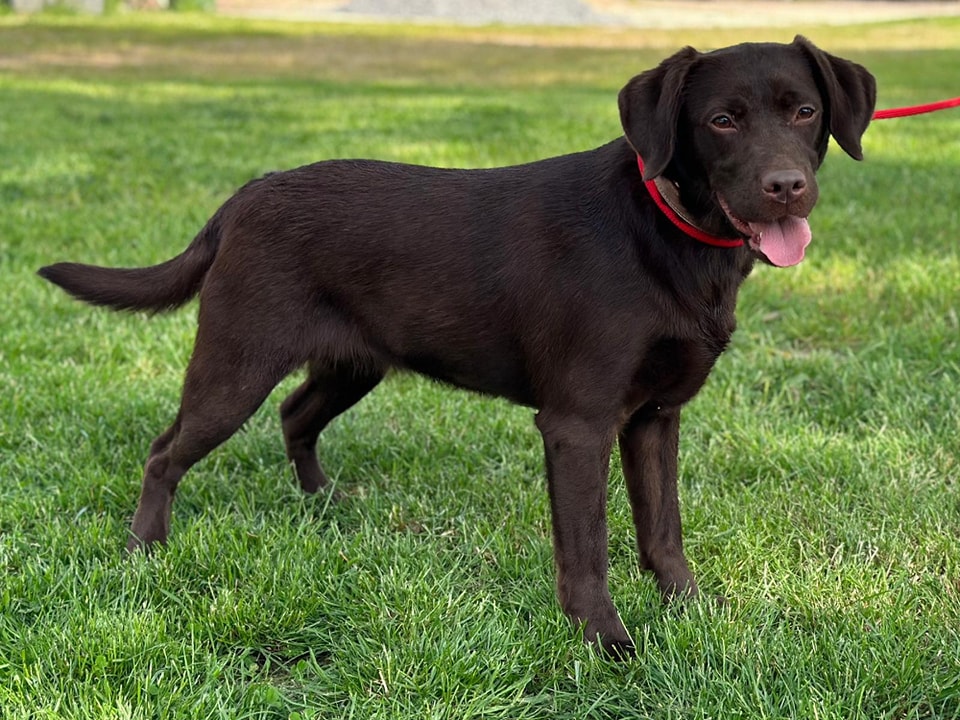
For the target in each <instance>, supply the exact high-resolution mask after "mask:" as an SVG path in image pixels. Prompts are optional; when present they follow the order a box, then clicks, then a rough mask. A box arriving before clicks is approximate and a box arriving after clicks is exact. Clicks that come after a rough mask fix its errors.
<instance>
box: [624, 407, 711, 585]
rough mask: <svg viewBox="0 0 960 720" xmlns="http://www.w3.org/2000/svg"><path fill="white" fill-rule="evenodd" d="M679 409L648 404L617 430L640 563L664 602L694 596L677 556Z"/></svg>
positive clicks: (683, 561) (679, 544)
mask: <svg viewBox="0 0 960 720" xmlns="http://www.w3.org/2000/svg"><path fill="white" fill-rule="evenodd" d="M679 434H680V408H679V407H675V408H661V407H658V406H656V405H648V406H645V407H643V408H641V409H640V410H638V411H637V412H636V413H635V414H634V415H633V417H631V418H630V421H629V422H628V423H627V425H626V427H624V428H623V430H621V431H620V436H619V442H620V457H621V461H622V463H623V474H624V477H625V478H626V481H627V491H628V492H629V494H630V504H631V506H632V508H633V522H634V525H635V526H636V529H637V547H638V549H639V551H640V565H641V567H643V568H645V569H647V570H652V571H653V573H654V574H655V575H656V577H657V583H658V584H659V586H660V592H661V593H662V595H663V597H664V599H665V600H671V599H673V598H686V597H694V596H696V595H697V583H696V581H695V580H694V578H693V573H691V572H690V568H689V567H688V565H687V559H686V558H685V557H684V555H683V538H682V537H681V526H680V501H679V498H678V497H677V446H678V442H679Z"/></svg>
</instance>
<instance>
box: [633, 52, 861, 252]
mask: <svg viewBox="0 0 960 720" xmlns="http://www.w3.org/2000/svg"><path fill="white" fill-rule="evenodd" d="M875 100H876V82H875V80H874V78H873V76H872V75H871V74H870V73H869V72H868V71H867V70H866V69H865V68H863V67H862V66H860V65H858V64H856V63H854V62H851V61H849V60H844V59H842V58H838V57H835V56H833V55H830V54H828V53H825V52H823V51H822V50H820V49H818V48H816V47H815V46H814V45H813V44H812V43H811V42H810V41H809V40H807V39H805V38H803V37H800V36H797V37H796V38H795V39H794V41H793V42H792V43H790V44H789V45H781V44H775V43H745V44H742V45H736V46H733V47H729V48H724V49H722V50H716V51H714V52H710V53H700V52H697V51H696V50H694V49H693V48H689V47H688V48H684V49H683V50H681V51H680V52H678V53H676V54H675V55H673V56H671V57H669V58H667V59H666V60H664V61H663V62H662V63H661V64H660V65H659V66H658V67H656V68H654V69H653V70H649V71H647V72H645V73H642V74H640V75H638V76H636V77H635V78H633V79H632V80H631V81H630V82H629V83H627V85H626V87H624V88H623V90H622V91H621V92H620V118H621V122H622V123H623V128H624V131H625V133H626V137H627V140H628V141H629V142H630V144H631V145H632V146H633V148H634V149H635V150H636V151H637V153H638V154H639V155H640V157H641V158H642V159H643V162H644V179H645V180H649V179H651V178H655V177H658V176H661V175H662V176H664V177H665V178H667V179H669V180H670V181H672V182H673V183H676V185H677V186H678V189H679V192H680V198H681V200H682V202H683V203H684V205H685V206H686V207H687V208H688V209H689V210H690V211H691V212H693V213H694V214H696V215H697V217H698V218H700V219H701V220H702V222H703V223H704V225H705V226H706V227H711V228H719V229H726V233H727V234H730V231H731V230H733V231H736V232H737V233H739V234H740V235H743V236H744V238H746V239H748V240H749V241H750V246H751V247H752V248H753V249H754V250H755V251H756V252H758V253H759V254H760V255H761V256H763V257H764V258H765V259H766V260H767V261H768V262H771V263H773V264H775V265H790V264H794V262H798V261H799V259H800V258H802V257H803V249H804V247H805V246H806V243H807V242H808V241H809V237H810V231H809V226H808V225H807V222H806V217H807V215H809V214H810V211H811V210H812V209H813V206H814V204H816V201H817V195H818V189H817V182H816V177H815V173H816V170H817V168H819V166H820V164H821V163H822V162H823V158H824V156H825V155H826V152H827V144H828V141H829V137H830V135H832V136H833V137H834V138H835V139H836V141H837V143H839V145H840V147H841V148H843V149H844V150H845V151H846V152H847V153H848V154H849V155H850V156H851V157H853V158H856V159H857V160H861V159H862V158H863V152H862V150H861V147H860V138H861V137H862V135H863V133H864V131H865V130H866V128H867V125H868V124H869V122H870V119H871V117H872V115H873V108H874V103H875Z"/></svg>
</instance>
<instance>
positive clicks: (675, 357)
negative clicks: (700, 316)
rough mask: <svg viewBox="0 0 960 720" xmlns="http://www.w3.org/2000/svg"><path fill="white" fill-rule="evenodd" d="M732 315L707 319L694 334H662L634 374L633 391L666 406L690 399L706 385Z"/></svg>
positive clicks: (727, 337) (730, 330) (731, 326)
mask: <svg viewBox="0 0 960 720" xmlns="http://www.w3.org/2000/svg"><path fill="white" fill-rule="evenodd" d="M733 329H734V323H733V319H732V316H731V317H729V318H722V319H721V318H720V317H717V318H715V321H714V322H710V323H704V324H702V325H701V327H700V332H699V333H697V334H696V336H694V337H669V336H667V337H662V338H659V339H657V340H655V341H653V342H652V343H650V344H649V346H648V347H647V349H646V352H644V353H643V355H642V357H641V358H640V360H639V362H638V365H637V368H636V371H635V372H634V376H633V387H632V393H631V395H633V396H634V397H636V398H642V402H651V401H652V402H655V403H656V404H658V405H662V406H665V407H670V406H680V405H683V404H684V403H686V402H688V401H689V400H690V399H692V398H693V397H694V395H696V394H697V393H698V392H699V391H700V388H702V387H703V384H704V383H705V382H706V380H707V377H708V376H709V375H710V371H711V370H712V369H713V366H714V364H715V363H716V361H717V358H718V357H719V356H720V354H721V353H722V352H723V351H724V350H725V349H726V347H727V344H728V343H729V341H730V337H731V335H732V334H733Z"/></svg>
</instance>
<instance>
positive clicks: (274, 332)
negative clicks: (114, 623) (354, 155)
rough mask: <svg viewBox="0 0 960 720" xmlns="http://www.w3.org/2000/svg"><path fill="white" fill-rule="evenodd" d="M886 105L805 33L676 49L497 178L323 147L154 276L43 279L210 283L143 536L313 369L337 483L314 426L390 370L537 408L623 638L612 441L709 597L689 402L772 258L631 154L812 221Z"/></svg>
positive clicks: (669, 551)
mask: <svg viewBox="0 0 960 720" xmlns="http://www.w3.org/2000/svg"><path fill="white" fill-rule="evenodd" d="M874 98H875V84H874V80H873V77H872V76H871V75H870V74H869V73H868V72H867V71H866V70H865V69H864V68H862V67H860V66H859V65H856V64H854V63H852V62H849V61H847V60H843V59H840V58H837V57H834V56H831V55H829V54H827V53H824V52H822V51H820V50H818V49H817V48H815V47H814V46H813V45H812V44H810V43H809V42H808V41H806V40H804V39H803V38H800V37H798V38H796V39H795V40H794V42H793V43H791V44H789V45H779V44H744V45H738V46H736V47H732V48H727V49H723V50H718V51H715V52H711V53H707V54H701V53H698V52H697V51H695V50H693V49H692V48H686V49H684V50H682V51H680V52H679V53H677V54H676V55H674V56H672V57H670V58H668V59H667V60H665V61H663V63H661V65H660V66H659V67H657V68H655V69H653V70H649V71H647V72H644V73H643V74H641V75H638V76H637V77H635V78H633V79H632V80H631V81H630V82H629V83H628V84H627V86H626V87H625V88H624V89H623V91H622V92H621V93H620V112H621V118H622V122H623V128H624V131H625V137H624V138H619V139H617V140H614V141H613V142H611V143H609V144H607V145H604V146H603V147H600V148H598V149H596V150H590V151H588V152H580V153H576V154H573V155H565V156H562V157H557V158H552V159H549V160H543V161H540V162H535V163H531V164H529V165H522V166H518V167H508V168H500V169H494V170H441V169H435V168H427V167H414V166H408V165H400V164H394V163H384V162H374V161H365V160H357V161H344V160H335V161H328V162H321V163H316V164H313V165H308V166H305V167H301V168H298V169H296V170H290V171H288V172H280V173H273V174H270V175H267V176H265V177H263V178H260V179H258V180H254V181H252V182H250V183H248V184H247V185H245V186H244V187H243V188H241V189H240V190H239V191H238V192H237V193H236V194H235V195H234V196H233V197H231V198H230V199H229V200H227V201H226V203H224V205H223V206H222V207H221V208H220V209H219V210H217V212H216V213H215V214H214V216H213V217H212V218H211V219H210V221H209V222H208V223H207V225H206V226H205V227H204V228H203V230H201V231H200V233H199V235H197V237H196V239H195V240H194V241H193V242H192V243H191V244H190V245H189V247H187V249H186V250H185V251H184V252H183V253H182V254H181V255H179V256H177V257H175V258H173V259H172V260H169V261H167V262H165V263H162V264H160V265H157V266H155V267H149V268H139V269H111V268H101V267H94V266H88V265H78V264H72V263H60V264H57V265H52V266H50V267H45V268H43V269H41V271H40V274H41V275H43V277H45V278H47V279H49V280H51V281H52V282H54V283H56V284H58V285H60V286H62V287H63V288H65V289H66V290H67V291H68V292H70V293H72V294H73V295H75V296H76V297H78V298H81V299H83V300H85V301H87V302H90V303H93V304H98V305H106V306H109V307H112V308H118V309H131V310H151V311H161V310H166V309H170V308H174V307H177V306H179V305H181V304H182V303H184V302H186V301H187V300H188V299H190V298H192V297H193V296H194V295H196V294H197V293H199V295H200V310H199V326H198V329H197V338H196V347H195V349H194V353H193V357H192V358H191V360H190V364H189V367H188V368H187V372H186V378H185V381H184V387H183V396H182V399H181V405H180V410H179V412H178V413H177V417H176V419H175V420H174V422H173V424H172V425H171V426H170V428H169V429H167V430H166V431H165V432H164V433H163V434H162V435H160V436H159V437H158V438H157V439H156V440H155V441H154V442H153V445H152V446H151V448H150V456H149V458H148V459H147V462H146V468H145V471H144V478H143V487H142V492H141V495H140V502H139V505H138V507H137V511H136V514H135V516H134V520H133V525H132V528H131V539H130V543H129V547H130V548H131V549H135V548H137V547H140V546H148V545H150V544H151V543H155V542H164V541H166V539H167V535H168V533H169V527H170V508H171V503H172V501H173V496H174V492H175V490H176V488H177V485H178V483H179V482H180V479H181V477H182V476H183V474H184V473H185V472H186V471H187V469H188V468H190V466H192V465H193V464H194V463H196V462H197V461H199V460H200V459H201V458H203V457H204V456H206V455H207V454H208V453H209V452H210V451H211V450H213V449H214V448H215V447H216V446H217V445H219V444H220V443H222V442H223V441H224V440H226V439H227V438H229V437H230V436H231V435H233V434H234V433H235V432H236V431H237V430H238V429H239V428H240V426H241V425H242V424H243V423H244V421H245V420H246V419H247V418H249V417H250V415H251V414H252V413H253V412H254V411H255V410H256V409H257V407H258V406H259V405H260V404H261V403H262V402H263V401H264V399H265V398H266V397H267V395H268V394H269V393H270V391H271V390H272V389H273V388H274V386H275V385H276V384H277V383H278V382H279V381H280V380H281V379H282V378H284V377H285V376H286V375H288V374H289V373H291V372H293V371H294V370H296V369H297V368H300V367H303V366H304V365H306V366H307V367H308V368H309V372H308V375H307V379H306V381H305V382H304V383H303V384H302V385H301V386H300V387H298V388H297V389H296V390H295V391H294V392H293V393H292V394H291V395H290V397H288V398H287V399H286V400H285V401H284V402H283V404H282V406H281V416H282V420H283V432H284V438H285V441H286V449H287V454H288V455H289V458H290V461H291V462H292V463H293V465H294V468H295V471H296V475H297V478H299V481H300V484H301V485H302V487H303V489H304V490H306V491H308V492H314V491H316V490H318V489H319V488H321V487H323V486H324V485H326V484H327V479H326V477H325V476H324V473H323V470H321V468H320V465H319V463H318V461H317V457H316V454H315V445H316V441H317V436H318V435H319V433H320V431H321V430H322V429H323V428H324V427H325V426H326V425H327V424H328V423H329V422H330V421H331V420H332V419H333V418H334V417H336V416H337V415H338V414H340V413H341V412H343V411H344V410H346V409H347V408H349V407H350V406H352V405H353V404H354V403H356V402H357V401H358V400H360V398H362V397H363V396H364V395H366V394H367V393H368V392H370V390H372V389H373V388H374V387H375V386H376V385H377V383H379V382H380V380H381V379H382V378H383V377H384V374H385V373H386V372H387V371H388V369H390V368H402V369H409V370H413V371H416V372H419V373H423V374H425V375H428V376H430V377H433V378H437V379H440V380H443V381H446V382H448V383H450V384H452V385H456V386H458V387H462V388H468V389H471V390H475V391H478V392H482V393H489V394H493V395H499V396H503V397H505V398H509V399H510V400H512V401H514V402H517V403H522V404H524V405H529V406H530V407H532V408H535V409H536V410H537V414H536V424H537V427H538V428H539V429H540V431H541V433H542V435H543V442H544V449H545V452H546V465H547V477H548V481H549V491H550V501H551V508H552V514H553V533H554V548H555V558H556V569H557V592H558V596H559V600H560V604H561V606H562V607H563V610H564V612H565V613H566V614H567V615H568V616H569V617H570V618H571V620H573V621H574V622H575V623H580V624H583V627H584V635H585V637H586V639H587V640H588V641H597V640H599V641H600V643H601V644H602V646H603V648H604V649H606V650H608V651H611V652H614V653H616V654H626V653H629V652H631V650H632V645H631V641H630V637H629V635H628V634H627V630H626V628H625V627H624V625H623V623H622V622H621V620H620V618H619V616H618V614H617V611H616V609H615V608H614V605H613V602H612V601H611V599H610V595H609V592H608V588H607V530H606V518H605V515H606V509H605V504H606V480H607V469H608V462H609V457H610V452H611V447H612V445H613V442H614V441H615V440H616V441H617V442H619V444H620V449H621V455H622V462H623V471H624V475H625V477H626V482H627V487H628V489H629V495H630V501H631V503H632V507H633V517H634V520H635V523H636V532H637V542H638V546H639V551H640V563H641V565H642V566H643V567H644V568H647V569H650V570H652V571H653V573H654V575H655V576H656V578H657V581H658V583H659V586H660V589H661V591H662V593H663V595H664V596H665V597H672V596H678V595H679V596H693V595H696V593H697V585H696V582H695V581H694V578H693V575H692V574H691V572H690V570H689V568H688V566H687V561H686V559H685V558H684V554H683V550H682V542H681V532H680V514H679V509H678V503H677V436H678V427H679V422H680V409H681V407H682V406H683V405H684V403H686V402H687V401H688V400H690V399H691V398H692V397H693V396H694V395H695V394H696V393H697V391H698V390H699V389H700V387H701V385H703V383H704V381H705V380H706V378H707V375H708V373H709V372H710V370H711V368H712V367H713V364H714V362H715V361H716V359H717V357H718V356H719V355H720V353H721V352H723V350H724V348H725V347H726V345H727V342H728V341H729V339H730V335H731V333H732V332H733V330H734V325H735V321H734V305H735V302H736V296H737V290H738V288H739V286H740V284H741V282H742V281H743V280H744V278H745V277H746V276H747V274H748V273H749V272H750V270H751V268H752V267H753V264H754V262H755V260H756V259H757V258H758V253H757V251H755V250H753V249H751V246H750V244H749V243H748V244H746V245H744V246H743V247H740V248H735V249H724V248H716V247H710V246H708V245H705V244H701V243H699V242H697V241H695V240H692V239H691V238H690V237H687V236H686V235H684V234H682V233H681V232H680V231H678V230H677V229H676V228H675V227H674V226H673V225H671V224H670V223H669V222H668V221H667V220H666V219H665V218H664V217H663V216H662V215H661V213H660V212H659V211H658V210H657V208H656V207H655V206H654V204H653V202H652V201H651V196H650V195H649V194H648V192H647V190H646V189H645V186H644V184H643V182H642V180H641V177H640V173H639V171H638V167H637V160H636V154H637V152H639V154H640V155H641V156H642V157H643V159H644V160H645V161H646V166H645V167H646V170H645V174H646V175H647V176H648V178H649V177H655V176H664V177H665V178H667V179H669V180H671V181H673V182H675V183H677V184H678V186H679V190H680V197H681V200H682V202H683V204H684V206H685V207H686V208H687V209H688V210H689V212H690V213H691V214H692V215H693V216H694V217H695V219H696V220H697V223H698V224H699V225H700V226H701V227H702V228H705V229H707V230H709V231H711V232H714V233H717V234H725V235H728V236H729V235H736V234H737V233H736V231H735V229H734V228H735V227H736V226H737V224H736V223H735V221H734V218H737V219H741V220H742V222H740V223H739V226H740V227H741V228H742V227H743V225H744V223H745V222H772V221H778V220H780V219H782V218H783V217H785V216H787V215H791V216H795V217H806V215H807V214H808V213H809V212H810V210H811V209H812V207H813V205H814V203H815V202H816V198H817V185H816V180H815V178H814V172H815V170H816V169H817V168H818V167H819V165H820V163H821V162H822V160H823V157H824V154H825V153H826V149H827V142H828V137H829V135H831V134H832V135H833V137H834V138H835V139H836V140H837V141H838V142H839V144H840V146H841V147H842V148H843V149H844V150H845V151H846V152H847V153H849V154H850V155H852V156H853V157H855V158H857V159H859V158H860V157H861V151H860V138H861V136H862V134H863V132H864V130H865V129H866V127H867V124H868V122H869V120H870V117H871V114H872V111H873V105H874ZM784 182H785V183H786V184H787V185H788V187H786V189H784V187H782V185H783V183H784ZM722 203H725V204H726V211H725V210H724V208H722V207H721V204H722Z"/></svg>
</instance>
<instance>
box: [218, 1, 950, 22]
mask: <svg viewBox="0 0 960 720" xmlns="http://www.w3.org/2000/svg"><path fill="white" fill-rule="evenodd" d="M218 9H219V12H220V13H221V14H224V15H234V16H244V17H257V18H275V19H287V20H326V21H331V20H341V21H349V20H353V21H356V20H358V19H368V18H369V19H377V20H385V19H386V20H406V21H435V22H447V23H451V22H452V23H460V24H467V25H483V24H490V23H504V24H514V25H515V24H521V25H565V26H570V25H595V26H608V27H609V26H621V27H636V28H712V27H724V28H733V27H790V26H793V25H811V24H817V25H850V24H855V23H865V22H882V21H890V20H904V19H909V18H919V17H948V16H960V3H958V2H946V1H941V2H931V1H928V0H921V1H917V2H900V1H899V0H888V1H887V2H883V1H880V2H865V1H864V0H840V1H839V2H829V1H828V0H796V1H795V2H784V1H783V0H779V1H778V0H723V1H722V2H721V1H720V0H583V1H581V0H552V1H551V0H513V1H510V0H471V1H470V2H463V1H462V0H277V1H276V2H267V1H266V0H220V2H219V3H218Z"/></svg>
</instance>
